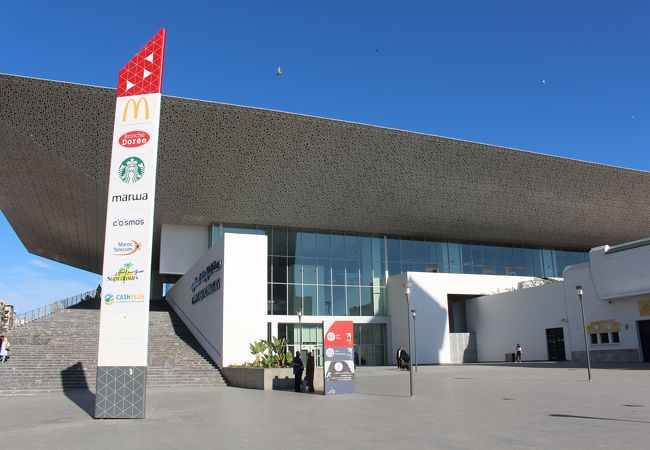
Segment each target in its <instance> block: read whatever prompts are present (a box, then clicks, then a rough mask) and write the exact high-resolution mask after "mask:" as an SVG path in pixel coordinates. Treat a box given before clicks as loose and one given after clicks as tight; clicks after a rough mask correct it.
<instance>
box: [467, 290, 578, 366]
mask: <svg viewBox="0 0 650 450" xmlns="http://www.w3.org/2000/svg"><path fill="white" fill-rule="evenodd" d="M466 307H467V321H468V324H467V325H468V328H469V330H470V331H471V332H474V333H476V346H477V353H478V360H479V361H481V362H483V361H504V359H505V354H506V353H514V351H515V346H516V345H517V343H519V344H521V346H522V348H523V358H524V360H548V348H547V343H546V329H547V328H563V329H564V335H565V352H566V355H567V356H569V355H570V354H569V348H568V344H567V342H566V336H567V335H568V329H567V324H566V319H567V309H566V305H565V302H564V286H563V284H562V283H561V282H556V283H553V284H549V285H545V286H539V287H535V288H528V289H521V290H517V291H512V292H504V293H501V294H495V295H489V296H485V297H479V298H476V299H472V300H468V301H467V305H466ZM563 319H564V320H563Z"/></svg>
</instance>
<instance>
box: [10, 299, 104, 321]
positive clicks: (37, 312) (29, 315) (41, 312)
mask: <svg viewBox="0 0 650 450" xmlns="http://www.w3.org/2000/svg"><path fill="white" fill-rule="evenodd" d="M96 295H97V291H96V290H92V291H87V292H84V293H83V294H77V295H75V296H72V297H68V298H65V299H63V300H58V301H56V302H54V303H50V304H49V305H45V306H41V307H40V308H36V309H32V310H31V311H27V312H25V313H22V314H17V315H15V316H14V323H13V328H17V327H19V326H21V325H24V324H26V323H29V322H32V321H34V320H38V319H40V318H42V317H45V316H49V315H50V314H53V313H55V312H57V311H61V310H62V309H66V308H69V307H71V306H74V305H76V304H77V303H81V302H82V301H84V300H87V299H88V298H95V297H96Z"/></svg>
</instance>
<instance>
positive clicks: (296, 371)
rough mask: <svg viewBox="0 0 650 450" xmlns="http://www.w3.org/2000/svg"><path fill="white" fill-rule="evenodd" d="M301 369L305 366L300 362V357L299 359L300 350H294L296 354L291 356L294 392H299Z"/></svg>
mask: <svg viewBox="0 0 650 450" xmlns="http://www.w3.org/2000/svg"><path fill="white" fill-rule="evenodd" d="M303 370H305V366H304V365H303V364H302V359H300V352H296V356H295V357H294V358H293V376H294V390H295V391H296V392H300V383H301V382H302V372H303Z"/></svg>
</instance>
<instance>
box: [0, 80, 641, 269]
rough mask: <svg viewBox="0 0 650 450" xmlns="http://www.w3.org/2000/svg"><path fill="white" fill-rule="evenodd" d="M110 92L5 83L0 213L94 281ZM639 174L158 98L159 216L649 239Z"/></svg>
mask: <svg viewBox="0 0 650 450" xmlns="http://www.w3.org/2000/svg"><path fill="white" fill-rule="evenodd" d="M114 108H115V90H113V89H108V88H100V87H92V86H86V85H78V84H71V83H62V82H54V81H47V80H40V79H33V78H24V77H17V76H11V75H0V152H1V154H2V164H0V176H1V179H2V182H1V183H0V208H2V211H3V212H4V214H5V215H6V217H7V218H8V220H9V222H10V223H11V225H12V226H13V228H14V230H15V231H16V232H17V234H18V236H19V237H20V239H21V240H22V242H23V243H24V244H25V246H26V247H27V249H28V250H29V251H30V252H31V253H33V254H37V255H40V256H44V257H46V258H50V259H53V260H57V261H60V262H63V263H65V264H69V265H72V266H75V267H79V268H82V269H86V270H89V271H92V272H96V273H100V272H101V265H102V257H103V241H104V228H105V220H106V203H107V195H108V192H107V188H108V177H109V162H110V151H111V142H112V131H113V130H112V127H113V117H114V116H113V115H114ZM648 198H650V172H644V171H637V170H629V169H623V168H618V167H611V166H605V165H600V164H593V163H588V162H583V161H576V160H571V159H565V158H558V157H553V156H548V155H543V154H539V153H532V152H525V151H520V150H513V149H508V148H502V147H495V146H491V145H485V144H479V143H474V142H467V141H460V140H455V139H449V138H443V137H438V136H430V135H424V134H419V133H412V132H406V131H399V130H393V129H386V128H379V127H375V126H369V125H362V124H357V123H350V122H343V121H337V120H330V119H323V118H317V117H310V116H304V115H297V114H289V113H285V112H278V111H270V110H264V109H256V108H248V107H242V106H234V105H227V104H221V103H212V102H205V101H198V100H188V99H182V98H175V97H163V102H162V112H161V123H160V148H159V162H158V178H157V187H156V214H155V228H154V230H155V233H156V236H158V234H159V231H160V226H161V224H163V223H173V224H192V225H207V224H210V223H213V222H226V223H245V224H260V225H281V226H290V227H303V228H313V229H326V230H345V231H359V232H364V233H377V234H395V235H409V236H423V237H432V238H439V239H451V240H461V241H478V242H493V243H503V244H515V245H527V246H535V247H552V248H565V249H589V248H591V247H594V246H597V245H600V244H603V243H608V244H610V245H615V244H619V243H623V242H627V241H633V240H636V239H641V238H644V237H647V236H650V208H648V206H647V202H648Z"/></svg>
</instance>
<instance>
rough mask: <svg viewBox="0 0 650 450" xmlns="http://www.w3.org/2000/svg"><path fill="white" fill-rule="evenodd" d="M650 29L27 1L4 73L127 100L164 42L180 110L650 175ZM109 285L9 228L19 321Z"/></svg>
mask: <svg viewBox="0 0 650 450" xmlns="http://www.w3.org/2000/svg"><path fill="white" fill-rule="evenodd" d="M648 18H650V2H647V1H644V0H626V1H625V2H622V1H616V0H611V1H609V0H599V1H597V2H595V1H593V0H584V1H583V0H572V1H566V0H537V1H533V0H477V1H459V0H455V1H452V0H449V1H443V0H436V1H431V0H429V1H415V0H413V1H408V2H403V1H402V2H400V1H381V0H373V1H369V0H358V1H350V0H347V1H342V0H341V1H338V0H330V1H321V2H315V1H305V0H302V1H282V0H273V1H271V0H259V1H243V0H242V1H237V2H233V1H210V2H207V1H206V2H192V1H184V2H164V1H156V2H147V1H141V2H137V3H136V2H132V1H111V2H87V1H86V2H73V1H61V2H51V1H28V0H23V1H21V2H5V4H4V5H3V7H2V14H1V15H0V42H1V43H2V44H0V72H3V73H10V74H17V75H25V76H32V77H41V78H48V79H55V80H62V81H71V82H77V83H86V84H93V85H99V86H109V87H115V84H116V80H117V72H118V70H119V69H120V68H121V67H122V66H123V65H124V64H125V63H126V62H127V61H128V60H129V59H130V58H131V56H132V55H133V54H135V53H136V52H137V51H138V50H139V49H140V47H141V46H143V45H144V44H145V43H146V42H147V41H148V40H149V38H150V37H151V36H153V34H155V32H156V31H158V29H160V28H161V27H163V26H164V27H166V28H167V54H166V64H165V74H164V83H163V93H164V94H166V95H174V96H180V97H190V98H198V99H204V100H212V101H218V102H226V103H236V104H241V105H248V106H256V107H262V108H272V109H278V110H284V111H291V112H298V113H303V114H311V115H317V116H322V117H330V118H337V119H344V120H350V121H357V122H363V123H369V124H374V125H381V126H387V127H393V128H400V129H405V130H412V131H418V132H423V133H429V134H436V135H442V136H449V137H454V138H460V139H467V140H472V141H479V142H485V143H489V144H495V145H499V146H505V147H513V148H519V149H524V150H531V151H536V152H541V153H547V154H552V155H557V156H564V157H569V158H576V159H581V160H586V161H592V162H598V163H603V164H610V165H616V166H622V167H628V168H633V169H639V170H646V171H649V170H650V157H649V149H650V148H649V147H650V146H649V142H650V139H649V138H650V32H649V31H648V30H649V28H648V26H647V21H648ZM278 66H281V67H282V70H283V72H284V74H283V75H282V76H281V77H277V76H275V72H276V69H277V67H278ZM0 107H2V105H0ZM107 151H110V148H108V147H107ZM98 282H99V277H98V276H96V275H91V274H87V273H84V272H81V271H78V270H75V269H71V268H67V267H65V266H62V265H60V264H57V263H55V262H52V261H48V260H45V259H42V258H39V257H36V256H32V255H29V254H28V253H27V252H26V250H25V249H24V247H23V246H22V244H20V242H19V240H18V238H17V237H16V236H15V234H14V233H13V231H12V230H11V227H10V226H9V225H8V223H7V221H6V219H5V218H4V216H2V217H0V298H4V299H6V300H7V301H9V302H10V303H13V304H14V305H16V308H17V309H18V310H19V311H21V312H22V311H26V310H28V309H31V308H35V307H38V306H40V305H43V304H46V303H49V302H51V301H53V300H55V299H57V298H62V297H67V296H70V295H74V294H77V293H79V292H81V291H83V290H86V289H93V288H94V287H96V285H97V284H98Z"/></svg>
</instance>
